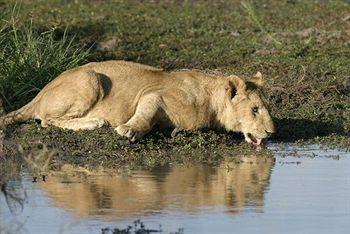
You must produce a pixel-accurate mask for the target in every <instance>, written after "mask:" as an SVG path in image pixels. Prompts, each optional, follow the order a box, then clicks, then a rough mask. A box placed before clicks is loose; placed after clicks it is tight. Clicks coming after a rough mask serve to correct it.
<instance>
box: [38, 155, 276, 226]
mask: <svg viewBox="0 0 350 234" xmlns="http://www.w3.org/2000/svg"><path fill="white" fill-rule="evenodd" d="M273 166H274V158H272V157H262V156H249V157H243V156H242V157H239V158H236V159H235V161H234V162H233V161H230V162H229V161H225V162H222V163H221V164H220V166H219V167H209V166H199V165H196V166H187V167H186V166H174V167H171V168H162V169H157V170H154V171H142V172H135V173H134V174H133V175H132V176H127V177H126V176H116V175H113V176H91V177H88V178H85V179H79V178H75V177H69V179H67V177H65V178H63V177H62V176H51V177H50V178H49V179H48V181H47V182H46V183H41V186H42V188H43V189H44V190H45V191H47V193H48V195H49V196H50V197H51V198H53V200H54V203H55V205H56V206H59V207H63V208H66V209H69V210H72V211H73V213H74V214H75V215H77V216H79V217H86V216H89V215H102V216H104V217H106V218H107V219H113V218H117V219H118V218H133V217H134V216H137V215H147V214H152V213H154V212H156V213H157V212H166V211H180V212H198V211H201V210H203V209H204V210H206V211H210V209H213V208H215V207H221V208H224V209H225V210H227V212H230V213H232V214H234V213H237V212H240V211H241V210H242V209H244V208H246V207H249V208H253V209H255V210H256V211H257V212H259V211H260V210H261V209H262V205H263V201H264V193H265V191H266V189H267V188H268V186H269V179H270V174H271V170H272V168H273Z"/></svg>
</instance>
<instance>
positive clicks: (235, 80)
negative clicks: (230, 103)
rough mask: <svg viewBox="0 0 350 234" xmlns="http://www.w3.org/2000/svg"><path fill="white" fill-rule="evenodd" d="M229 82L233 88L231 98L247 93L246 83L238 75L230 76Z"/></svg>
mask: <svg viewBox="0 0 350 234" xmlns="http://www.w3.org/2000/svg"><path fill="white" fill-rule="evenodd" d="M228 78H229V84H230V88H231V99H232V98H234V97H235V96H237V95H241V94H245V91H246V84H245V82H244V80H242V79H241V78H239V77H238V76H229V77H228Z"/></svg>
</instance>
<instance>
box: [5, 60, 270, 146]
mask: <svg viewBox="0 0 350 234" xmlns="http://www.w3.org/2000/svg"><path fill="white" fill-rule="evenodd" d="M262 84H263V82H262V76H261V74H260V73H258V74H257V75H256V77H253V78H252V80H251V81H249V82H245V81H243V80H242V79H240V78H239V77H237V76H229V77H213V76H209V75H205V74H202V73H199V72H193V71H182V72H170V73H169V72H165V71H162V70H160V69H157V68H154V67H150V66H145V65H141V64H137V63H132V62H125V61H106V62H99V63H89V64H86V65H84V66H81V67H78V68H75V69H72V70H68V71H66V72H64V73H62V74H61V75H60V76H58V77H57V78H56V79H54V80H53V81H51V82H50V83H49V84H48V85H47V86H46V87H44V89H43V90H42V91H41V92H40V93H39V94H38V95H37V97H36V98H35V99H34V100H33V101H31V102H30V103H29V104H27V105H26V106H25V107H23V108H22V109H20V110H18V111H15V112H12V113H10V114H8V115H6V116H4V117H2V118H0V124H10V123H14V122H18V121H25V120H28V119H39V120H41V123H42V126H47V125H48V124H52V125H55V126H58V127H62V128H67V129H73V130H79V129H94V128H97V127H101V126H102V125H103V124H104V123H106V122H108V123H109V124H110V125H111V126H112V127H114V128H115V129H116V131H117V132H118V133H119V134H120V135H122V136H126V137H128V138H129V139H131V140H136V139H139V138H140V137H142V136H143V135H144V134H146V133H147V132H149V131H150V130H151V128H152V127H153V126H154V125H155V124H160V125H163V126H170V127H174V128H179V129H188V130H194V129H200V128H204V127H224V128H225V129H227V130H229V131H238V132H239V131H240V132H243V133H244V134H245V136H246V139H247V140H248V141H249V140H250V139H249V137H248V133H250V134H251V135H253V136H254V137H257V138H266V137H267V136H268V133H272V132H274V126H273V122H272V120H271V117H270V115H269V113H268V111H267V109H266V103H265V102H264V101H263V100H262V97H261V93H260V88H261V86H262ZM232 93H236V95H235V96H234V97H233V98H232V97H231V94H232ZM255 106H257V107H259V114H258V115H256V114H255V115H254V114H253V112H252V108H254V107H255Z"/></svg>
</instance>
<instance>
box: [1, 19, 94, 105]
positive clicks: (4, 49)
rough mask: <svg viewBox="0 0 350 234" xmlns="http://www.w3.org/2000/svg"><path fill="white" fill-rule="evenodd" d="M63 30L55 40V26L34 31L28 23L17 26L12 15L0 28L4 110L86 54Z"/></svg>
mask: <svg viewBox="0 0 350 234" xmlns="http://www.w3.org/2000/svg"><path fill="white" fill-rule="evenodd" d="M66 32H67V31H64V33H63V35H62V37H61V38H60V39H59V40H55V28H53V29H51V30H48V31H44V32H41V33H40V32H38V31H36V30H34V29H33V27H32V23H30V24H29V25H27V27H17V26H16V20H15V19H14V18H12V19H11V20H10V21H8V22H6V23H5V24H4V25H3V26H2V27H1V29H0V95H1V99H2V100H3V101H4V108H5V110H7V111H8V110H13V109H16V108H19V107H21V106H23V105H24V104H26V103H27V102H28V101H29V100H31V99H32V98H33V97H34V96H35V95H36V94H37V93H38V92H39V91H40V90H41V89H42V88H43V87H44V86H45V85H46V84H47V83H48V82H49V81H50V80H52V79H53V78H54V77H55V76H57V75H58V74H60V73H61V72H62V71H64V70H67V69H70V68H73V67H76V66H77V65H79V64H81V63H82V62H84V61H85V60H86V58H87V56H88V55H89V50H86V49H84V48H82V47H81V46H79V45H78V44H76V43H73V42H74V38H68V36H67V33H66Z"/></svg>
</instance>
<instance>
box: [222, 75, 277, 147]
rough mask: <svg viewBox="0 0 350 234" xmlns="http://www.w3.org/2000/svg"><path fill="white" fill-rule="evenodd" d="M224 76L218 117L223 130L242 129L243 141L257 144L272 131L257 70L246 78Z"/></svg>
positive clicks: (237, 130) (260, 78)
mask: <svg viewBox="0 0 350 234" xmlns="http://www.w3.org/2000/svg"><path fill="white" fill-rule="evenodd" d="M227 80H228V82H225V85H224V89H223V90H222V91H223V92H221V94H222V95H221V98H223V99H224V102H223V104H224V105H223V106H222V109H221V111H220V112H221V116H220V117H219V121H220V122H221V124H222V125H223V126H224V127H225V128H226V129H227V130H230V131H235V132H242V133H243V134H244V137H245V140H246V141H247V142H249V143H253V144H254V145H256V146H261V145H262V143H263V140H264V139H266V138H268V137H269V136H270V135H271V134H272V133H274V132H275V127H274V124H273V121H272V118H271V116H270V114H269V111H268V105H267V101H266V99H265V98H264V96H263V94H262V86H263V83H264V82H263V78H262V75H261V73H260V72H258V73H257V74H256V75H255V76H254V77H253V78H251V79H249V80H247V81H244V80H243V79H241V78H239V77H237V76H229V77H228V79H227ZM221 100H222V99H221Z"/></svg>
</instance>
